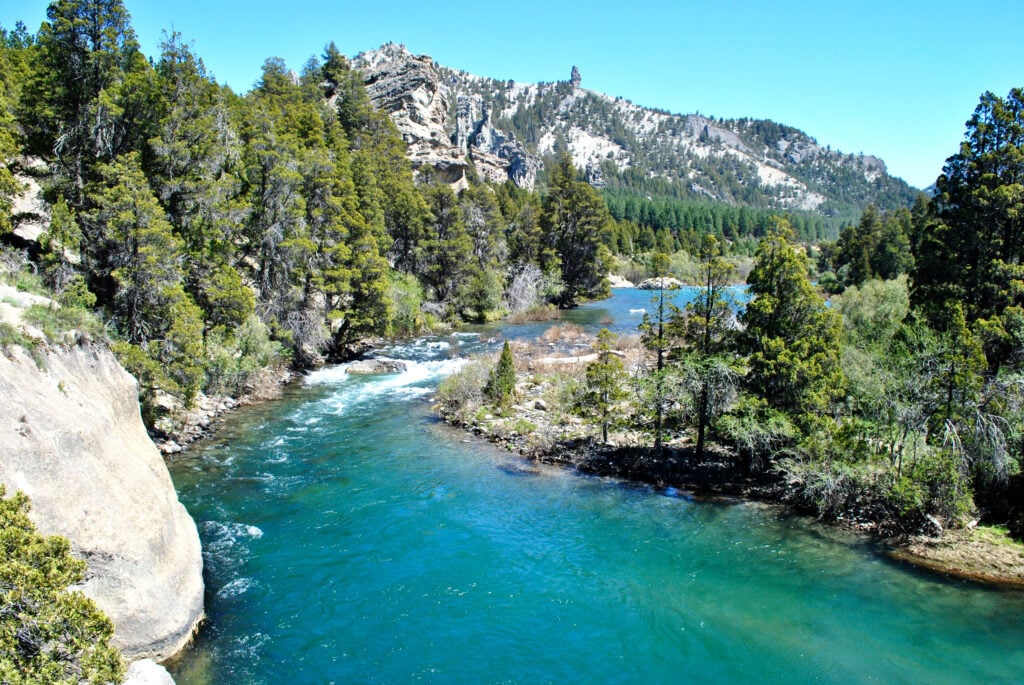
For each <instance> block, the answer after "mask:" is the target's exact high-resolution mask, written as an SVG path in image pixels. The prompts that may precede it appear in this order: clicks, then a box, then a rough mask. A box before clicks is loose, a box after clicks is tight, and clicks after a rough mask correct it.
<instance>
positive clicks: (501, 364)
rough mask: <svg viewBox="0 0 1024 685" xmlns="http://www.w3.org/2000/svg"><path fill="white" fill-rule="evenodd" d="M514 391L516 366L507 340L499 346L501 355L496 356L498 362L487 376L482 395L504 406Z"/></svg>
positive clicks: (509, 402)
mask: <svg viewBox="0 0 1024 685" xmlns="http://www.w3.org/2000/svg"><path fill="white" fill-rule="evenodd" d="M515 392H516V367H515V360H514V359H513V357H512V348H511V347H510V346H509V344H508V340H506V341H505V344H504V345H503V346H502V348H501V356H499V357H498V364H497V366H495V367H494V369H492V370H491V373H490V374H488V376H487V384H486V385H484V397H486V398H487V399H488V400H490V401H491V402H492V403H493V404H494V405H496V406H498V407H505V406H508V405H509V404H511V403H512V399H513V397H514V396H515Z"/></svg>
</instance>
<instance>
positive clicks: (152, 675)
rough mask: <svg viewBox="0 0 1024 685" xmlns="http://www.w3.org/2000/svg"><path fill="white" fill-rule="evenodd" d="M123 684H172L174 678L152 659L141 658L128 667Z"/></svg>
mask: <svg viewBox="0 0 1024 685" xmlns="http://www.w3.org/2000/svg"><path fill="white" fill-rule="evenodd" d="M124 685H174V678H172V677H171V674H170V673H168V672H167V669H166V668H164V667H163V666H161V665H160V664H158V663H156V662H155V661H153V660H152V659H141V660H139V661H136V662H134V663H132V665H131V666H129V667H128V673H127V674H125V681H124Z"/></svg>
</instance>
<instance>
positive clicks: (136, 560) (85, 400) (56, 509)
mask: <svg viewBox="0 0 1024 685" xmlns="http://www.w3.org/2000/svg"><path fill="white" fill-rule="evenodd" d="M42 366H43V368H40V367H39V366H37V365H36V363H35V361H33V359H32V358H31V357H30V356H29V355H28V353H27V352H25V351H24V350H23V349H21V348H20V347H12V348H10V349H9V352H8V354H7V355H0V452H2V457H3V458H2V459H0V483H3V484H4V485H5V486H6V488H7V491H8V492H9V493H12V492H14V491H16V490H21V491H23V492H24V493H25V494H26V495H28V497H29V498H30V500H31V503H32V509H31V512H30V517H31V518H32V520H33V522H34V523H35V524H36V526H37V528H38V529H39V532H40V533H42V534H44V535H61V536H63V537H66V538H67V539H68V540H69V541H70V542H71V548H72V553H73V554H74V555H75V556H77V557H79V558H81V559H84V560H85V561H86V562H87V564H88V571H87V572H86V579H85V581H84V582H83V583H82V584H81V585H80V586H79V587H78V588H77V589H80V590H81V591H82V592H84V593H85V594H86V595H87V596H89V597H91V598H92V599H93V600H94V601H95V602H96V604H97V606H99V608H100V609H101V610H102V611H103V612H104V613H106V614H107V616H109V617H110V619H111V620H112V621H113V623H114V636H113V640H112V644H113V645H114V646H115V647H117V648H118V649H120V650H121V651H122V653H123V654H124V655H125V657H126V658H127V659H129V660H133V659H140V658H153V659H157V660H165V659H167V658H169V657H171V656H173V655H174V654H175V653H177V652H178V651H180V650H181V649H182V647H184V646H185V644H186V643H187V642H188V641H189V640H190V639H191V637H192V635H193V632H194V631H195V629H196V627H197V626H198V624H199V622H200V621H201V620H202V619H203V557H202V550H201V548H200V543H199V534H198V532H197V530H196V525H195V522H194V521H193V520H192V518H191V517H190V516H189V515H188V512H187V511H185V507H184V506H182V504H181V503H180V502H179V501H178V496H177V493H176V492H175V490H174V485H173V483H172V482H171V478H170V475H169V474H168V472H167V467H166V465H165V464H164V462H163V459H162V458H161V456H160V453H159V452H158V451H157V448H156V447H155V446H154V445H153V442H152V441H151V440H150V438H149V436H148V435H147V433H146V429H145V427H144V426H143V423H142V417H141V415H140V412H139V402H138V386H137V384H136V382H135V379H134V378H132V376H131V375H130V374H129V373H128V372H127V371H125V370H124V368H122V367H121V365H120V364H118V363H117V360H116V359H115V358H114V355H113V354H112V353H111V352H110V351H109V350H108V349H106V348H104V347H100V346H86V347H72V348H69V349H63V350H49V351H47V352H46V354H45V355H44V358H43V365H42ZM22 416H24V417H25V420H24V421H22V422H19V421H18V420H17V419H18V417H22ZM18 427H22V428H29V429H30V430H26V431H19V430H17V428H18Z"/></svg>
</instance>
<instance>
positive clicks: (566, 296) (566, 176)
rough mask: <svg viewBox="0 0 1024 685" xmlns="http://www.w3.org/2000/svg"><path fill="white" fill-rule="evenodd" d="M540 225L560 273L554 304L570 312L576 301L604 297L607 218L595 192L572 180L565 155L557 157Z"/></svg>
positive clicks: (572, 170) (573, 173)
mask: <svg viewBox="0 0 1024 685" xmlns="http://www.w3.org/2000/svg"><path fill="white" fill-rule="evenodd" d="M541 226H542V227H543V228H544V232H545V240H546V243H547V245H548V246H549V247H550V248H551V249H552V251H553V253H554V255H556V256H557V263H558V265H559V268H560V270H561V274H562V284H563V290H562V293H561V295H560V296H559V300H558V304H559V305H560V306H561V307H572V306H574V305H575V304H576V301H577V300H578V299H580V298H586V299H597V298H602V297H607V296H608V295H609V294H610V290H609V288H608V279H607V278H606V274H607V272H608V264H609V262H610V260H611V254H610V253H609V252H608V248H607V247H606V245H605V243H606V241H607V235H608V233H609V232H610V231H611V227H612V219H611V215H609V214H608V209H607V208H606V207H605V204H604V200H602V199H601V196H600V195H599V194H598V193H597V191H596V190H594V189H593V188H592V187H591V186H590V185H589V184H588V183H586V182H584V181H580V180H577V178H576V169H575V168H573V165H572V160H571V158H570V157H569V155H568V154H563V155H561V156H560V157H559V158H558V161H557V162H556V164H555V168H554V169H553V170H552V171H551V177H550V182H549V186H548V194H547V195H546V196H545V197H544V209H543V213H542V214H541ZM542 266H547V265H542Z"/></svg>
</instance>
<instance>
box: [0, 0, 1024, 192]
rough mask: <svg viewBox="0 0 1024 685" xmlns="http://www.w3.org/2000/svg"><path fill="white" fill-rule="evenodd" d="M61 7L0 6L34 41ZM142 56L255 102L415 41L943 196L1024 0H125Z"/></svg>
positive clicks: (422, 49) (1010, 78) (1021, 29)
mask: <svg viewBox="0 0 1024 685" xmlns="http://www.w3.org/2000/svg"><path fill="white" fill-rule="evenodd" d="M47 4H48V3H46V2H43V1H40V0H0V25H3V26H4V27H6V28H10V27H12V26H13V25H14V22H15V21H16V20H19V19H20V20H22V21H24V22H25V24H26V26H27V27H28V29H29V30H30V31H32V32H34V31H36V30H38V28H39V25H40V24H41V22H42V21H44V20H45V18H46V7H47ZM125 5H126V7H127V8H128V11H129V12H130V13H131V15H132V26H133V27H134V29H135V32H136V34H137V36H138V38H139V42H140V44H141V45H142V48H143V50H144V52H145V53H146V54H147V55H150V56H154V57H156V56H158V55H159V45H160V42H161V40H162V32H163V31H164V30H168V31H169V30H174V31H177V32H179V33H181V34H182V36H183V38H184V40H185V41H186V42H191V43H192V44H193V48H194V51H195V52H196V54H198V55H199V56H200V57H202V58H203V60H204V62H205V63H206V66H207V69H208V71H210V72H211V73H212V74H213V75H214V76H215V77H216V78H217V80H218V81H219V82H221V83H227V84H228V85H230V86H231V87H232V88H233V89H234V90H235V91H237V92H245V91H247V90H249V89H250V88H251V87H252V85H253V84H254V83H255V82H256V80H257V79H258V78H259V75H260V69H261V67H262V65H263V62H264V61H265V60H266V59H267V58H268V57H281V58H283V59H284V60H285V61H286V62H287V63H288V65H289V66H290V67H292V68H294V69H295V70H296V71H298V70H300V69H301V67H302V65H303V64H304V63H305V62H306V60H307V59H309V57H311V56H313V55H319V54H321V53H322V52H323V48H324V46H325V45H326V44H327V43H328V42H330V41H334V42H335V43H336V44H337V46H338V48H339V49H340V50H341V51H342V52H343V53H345V54H347V55H349V56H352V55H355V54H356V53H358V52H362V51H364V50H372V49H373V48H376V47H378V46H380V45H381V44H383V43H387V42H396V43H403V44H405V45H406V47H407V48H408V49H409V50H410V51H411V52H413V53H415V54H427V55H430V56H431V57H433V58H434V59H435V60H436V61H437V62H439V63H440V64H443V65H445V66H448V67H452V68H456V69H464V70H465V71H468V72H471V73H474V74H478V75H481V76H489V77H493V78H498V79H514V80H516V81H524V82H538V81H556V80H567V79H568V78H569V73H570V70H571V69H572V67H573V66H574V65H575V66H577V67H578V68H579V70H580V73H581V75H582V77H583V82H582V85H583V87H584V88H588V89H591V90H596V91H600V92H603V93H606V94H608V95H612V96H621V97H624V98H626V99H629V100H632V101H633V102H635V103H637V104H640V105H644V106H648V107H657V108H660V109H666V110H669V111H671V112H675V113H679V114H688V113H692V112H700V113H701V114H704V115H709V116H715V117H725V118H736V117H752V118H763V119H772V120H774V121H777V122H779V123H782V124H786V125H789V126H794V127H796V128H799V129H801V130H803V131H805V132H806V133H808V134H810V135H811V136H813V137H814V138H816V139H817V140H818V142H819V143H820V144H822V145H830V146H831V147H832V148H833V149H839V150H842V151H843V152H847V153H859V152H863V153H865V154H871V155H875V156H878V157H880V158H882V159H883V160H884V161H885V162H886V164H887V166H888V168H889V171H890V173H892V174H894V175H895V176H899V177H900V178H902V179H904V180H905V181H907V182H908V183H910V184H911V185H912V186H915V187H918V188H924V187H926V186H928V185H931V184H932V183H933V182H934V181H935V178H936V177H937V176H938V175H939V174H940V173H941V171H942V165H943V162H944V160H945V159H946V158H947V157H949V156H950V155H952V154H954V153H956V151H957V149H958V148H959V145H960V142H961V141H962V140H963V136H964V130H965V128H964V123H965V122H966V121H967V119H969V118H970V116H971V113H972V112H973V111H974V108H975V107H976V106H977V104H978V99H979V97H980V96H981V94H982V93H984V92H985V91H992V92H993V93H995V94H997V95H999V96H1005V95H1006V94H1007V93H1008V92H1009V91H1010V89H1011V88H1014V87H1024V0H985V1H984V2H980V1H978V0H975V1H973V2H972V1H970V0H927V1H924V0H914V1H911V0H859V1H857V2H853V1H850V0H810V1H805V0H794V1H790V2H787V1H784V0H761V1H757V2H755V1H754V0H716V2H707V1H706V0H704V1H702V2H693V1H692V0H676V1H675V2H671V1H661V0H659V1H656V2H642V1H640V2H637V3H626V2H623V1H622V0H614V1H612V0H589V1H587V2H575V1H574V2H553V1H552V0H546V1H539V0H518V1H516V2H493V1H492V2H479V1H477V2H472V3H470V2H463V1H461V0H449V1H448V2H445V3H431V2H424V1H423V0H415V1H407V0H390V1H385V2H375V1H374V0H361V1H360V2H348V1H346V0H333V1H332V0H289V1H287V2H282V1H281V0H273V1H271V0H247V2H245V3H235V2H217V1H216V0H205V1H200V0H125Z"/></svg>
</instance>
